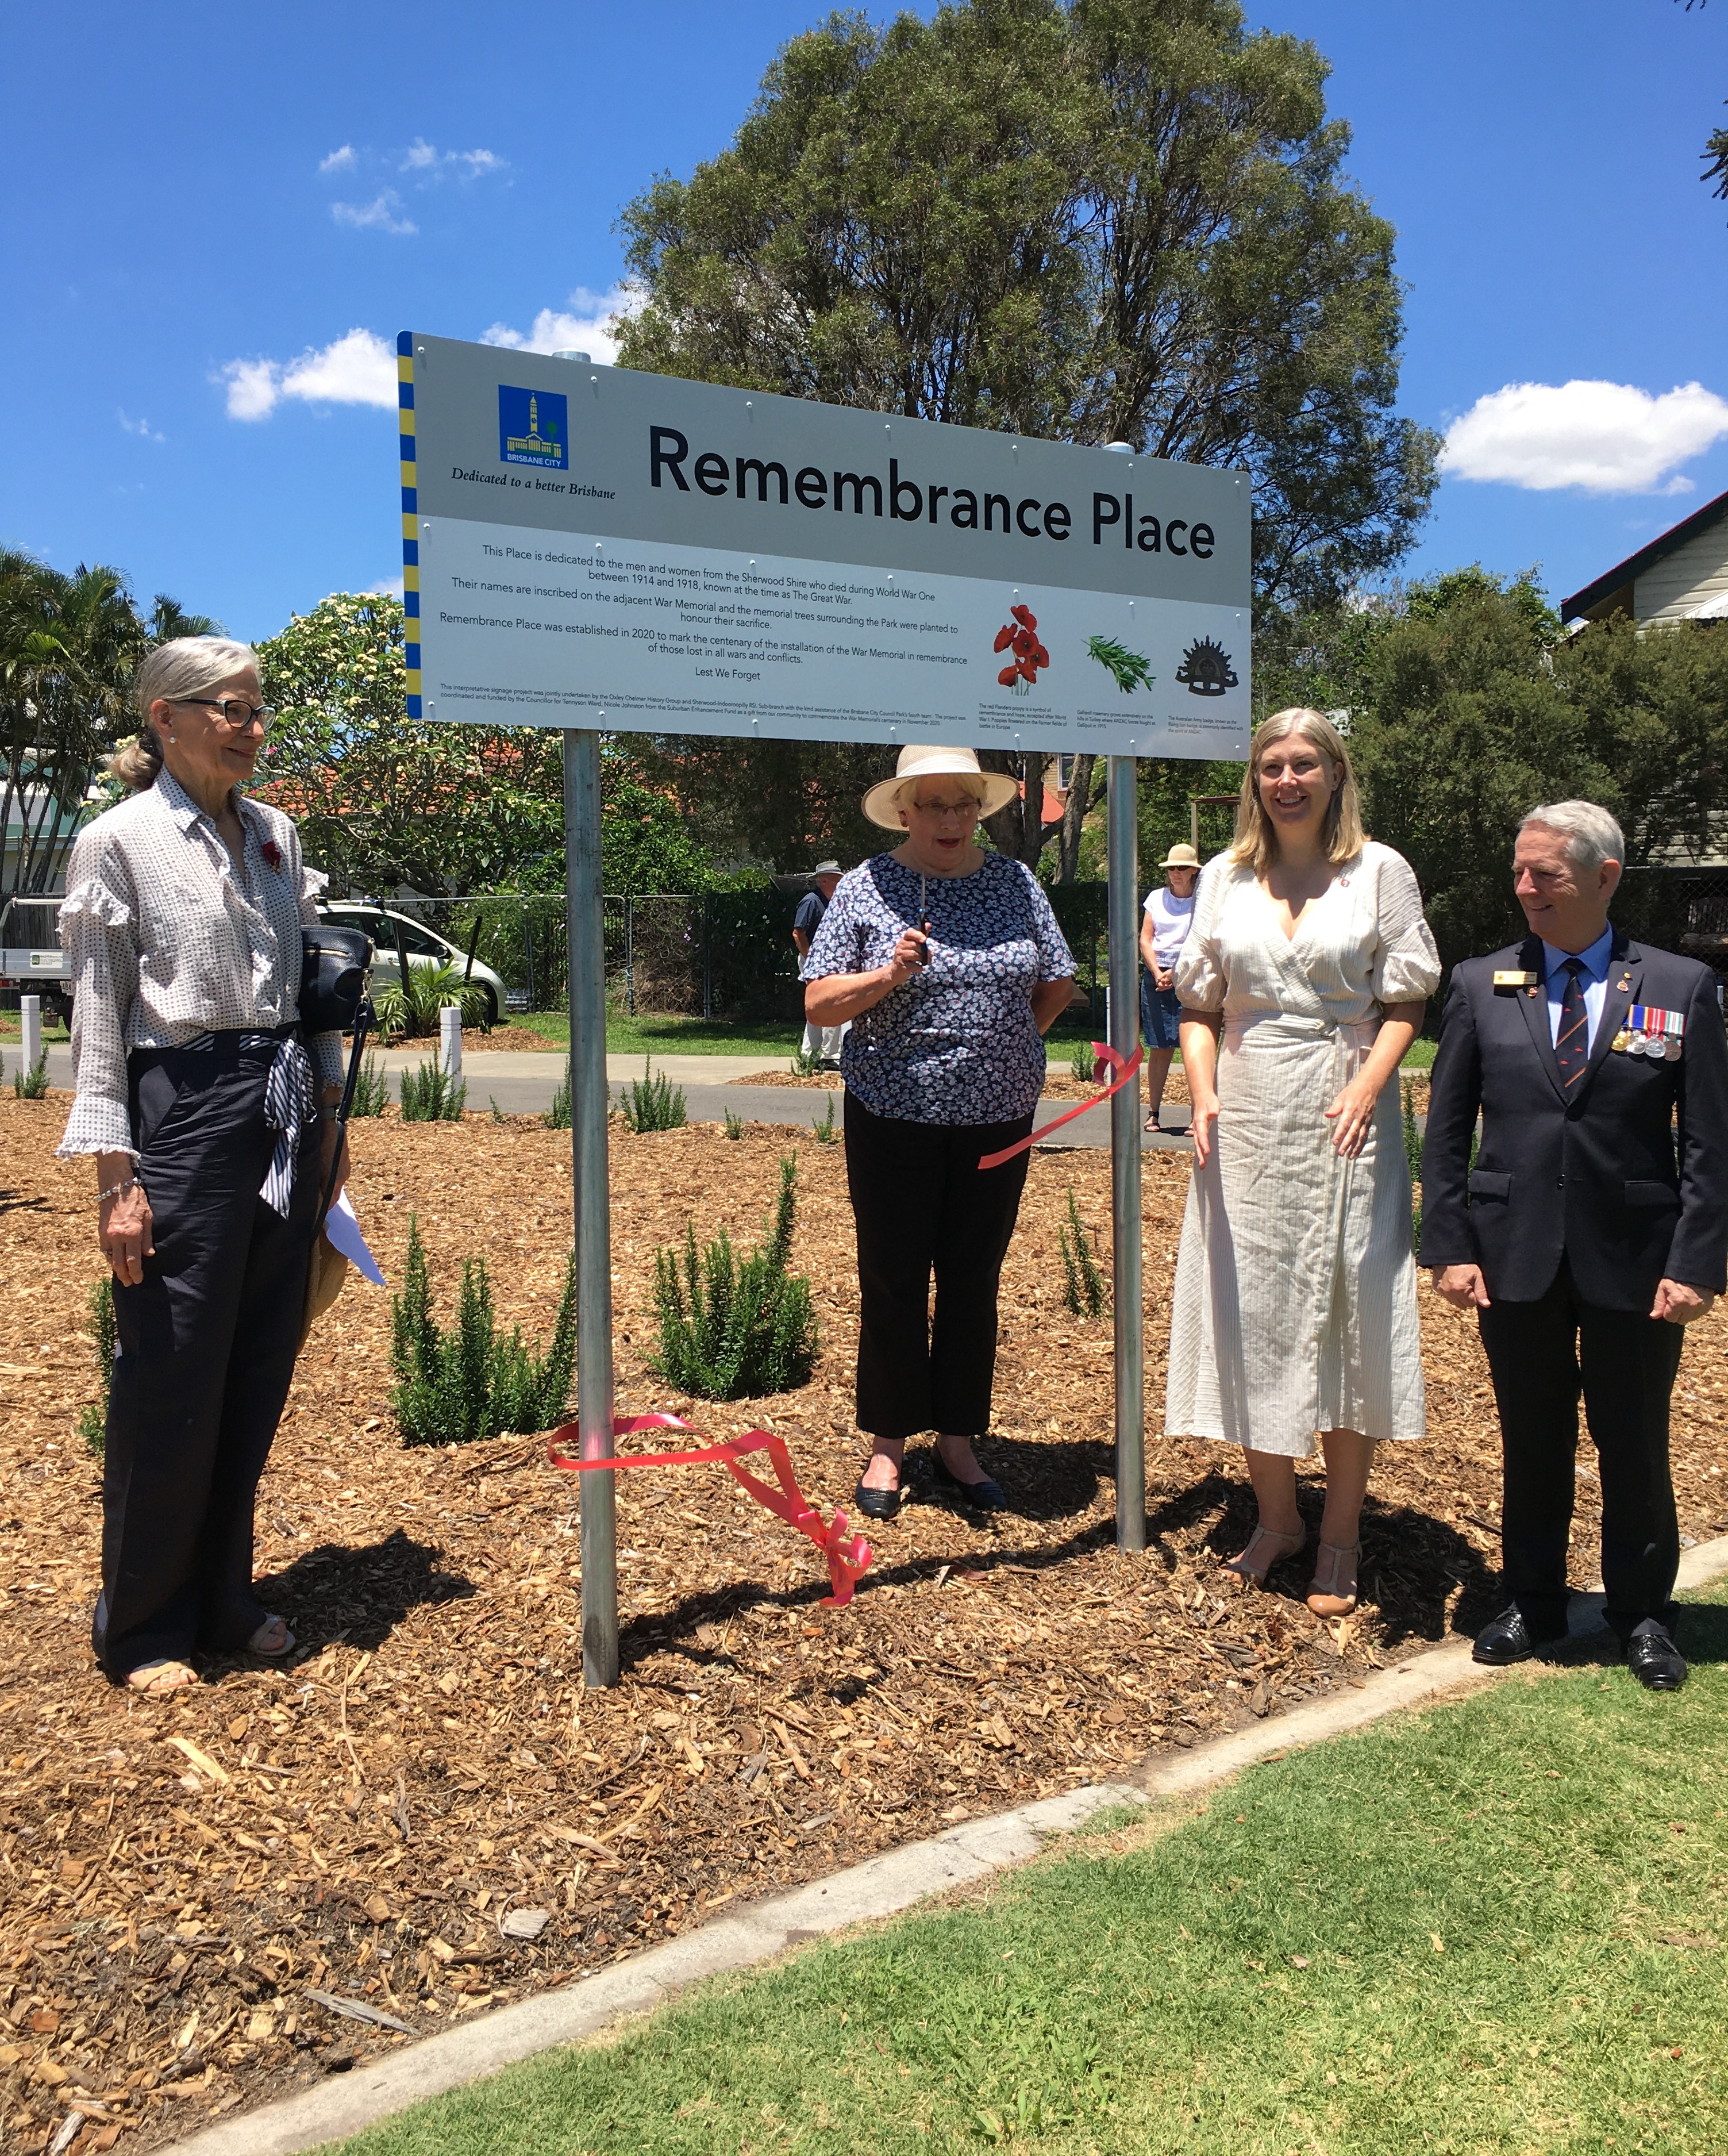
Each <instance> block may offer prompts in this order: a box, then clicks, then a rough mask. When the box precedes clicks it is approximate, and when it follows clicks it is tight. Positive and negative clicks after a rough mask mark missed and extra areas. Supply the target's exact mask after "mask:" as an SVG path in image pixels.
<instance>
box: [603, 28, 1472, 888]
mask: <svg viewBox="0 0 1728 2156" xmlns="http://www.w3.org/2000/svg"><path fill="white" fill-rule="evenodd" d="M1327 73H1328V69H1327V64H1326V62H1325V60H1324V59H1323V58H1322V57H1321V55H1320V53H1319V52H1318V51H1317V50H1316V49H1315V47H1314V46H1313V45H1312V44H1309V43H1307V42H1306V41H1305V40H1303V39H1300V38H1293V37H1288V36H1283V35H1276V34H1274V33H1270V32H1264V31H1263V32H1259V33H1252V34H1251V33H1249V31H1248V30H1247V28H1246V27H1245V25H1244V21H1243V11H1242V9H1241V8H1239V7H1238V6H1237V5H1235V4H1234V0H968V3H967V4H958V5H948V6H943V7H940V8H938V9H937V10H936V13H935V14H934V15H933V16H932V17H931V19H930V20H928V21H927V22H926V21H924V20H922V19H920V18H919V17H917V16H915V15H912V14H902V15H900V16H898V17H897V18H895V19H894V20H893V21H891V22H890V23H887V24H886V25H885V26H883V27H875V26H873V25H872V24H871V23H869V22H868V21H867V20H866V19H865V18H864V17H863V16H862V15H859V14H838V13H837V14H833V15H830V16H829V17H828V19H827V20H826V21H825V22H824V23H822V24H821V25H820V26H819V27H818V28H815V29H813V30H810V31H808V32H806V33H805V34H804V35H802V37H799V38H794V39H793V40H792V42H791V43H790V44H788V45H787V46H786V47H785V48H784V49H783V50H782V52H781V53H780V54H779V55H778V56H777V58H776V59H775V60H774V62H773V64H772V66H771V67H770V68H769V69H768V71H767V74H766V76H765V77H764V79H763V81H762V84H761V90H760V93H759V95H758V96H757V98H756V103H755V104H754V105H753V106H752V107H751V110H750V111H749V113H748V114H747V115H746V116H745V119H744V121H743V124H742V125H741V127H740V128H739V130H738V132H737V135H736V139H735V140H734V141H733V142H732V144H731V146H730V147H729V148H728V149H726V150H725V151H722V152H721V153H720V156H718V157H715V158H714V159H712V160H711V161H710V162H707V163H705V164H703V165H700V166H699V167H697V169H696V170H695V172H694V173H693V174H692V175H691V177H690V178H689V179H688V180H680V179H677V178H674V177H662V178H660V179H659V180H658V181H656V182H654V185H653V186H651V187H649V189H648V190H647V191H646V193H644V194H642V195H641V196H639V197H638V198H637V199H636V200H635V201H633V203H630V204H629V205H628V208H626V209H625V211H624V213H623V220H622V223H623V230H624V233H625V234H626V236H627V239H628V254H629V261H630V265H631V269H632V270H633V275H634V276H635V278H636V279H637V280H638V284H639V286H640V288H641V290H642V293H643V295H644V300H645V304H644V306H643V308H642V310H641V311H640V312H639V313H638V314H637V315H635V316H633V318H632V319H630V320H629V321H625V322H623V324H622V325H621V329H620V357H621V358H622V360H623V363H624V364H625V365H627V366H630V367H641V368H646V369H649V370H653V371H658V372H665V373H672V374H679V375H685V376H690V377H695V378H697V379H700V380H704V381H711V382H728V383H732V384H735V385H737V386H740V387H745V388H761V389H767V390H776V391H780V392H782V393H787V394H790V395H793V396H800V397H812V398H822V399H824V400H826V401H828V402H831V403H839V404H849V405H855V406H863V407H865V408H869V409H872V410H878V411H883V412H894V413H902V414H905V415H909V416H915V417H918V418H925V419H933V420H939V421H955V422H961V423H966V424H967V425H972V426H983V427H992V428H1000V429H1012V430H1014V431H1018V432H1023V433H1028V434H1038V435H1043V436H1046V437H1049V438H1052V439H1059V440H1068V441H1075V442H1091V443H1102V442H1108V441H1124V442H1127V443H1130V444H1132V445H1133V446H1134V447H1135V448H1136V449H1141V450H1144V451H1146V452H1147V453H1149V454H1153V455H1156V456H1160V457H1169V458H1176V459H1187V460H1190V461H1193V462H1197V463H1202V464H1211V465H1227V466H1236V467H1240V468H1243V469H1245V470H1248V471H1249V473H1251V474H1252V475H1253V479H1254V499H1255V538H1254V567H1255V582H1256V590H1257V593H1258V598H1259V604H1260V606H1261V608H1263V609H1264V608H1290V607H1295V606H1299V605H1300V606H1302V607H1313V606H1315V605H1320V604H1324V603H1328V602H1331V601H1335V600H1336V598H1339V597H1340V596H1341V594H1342V593H1344V592H1346V590H1348V589H1349V588H1351V587H1352V586H1354V585H1356V584H1357V583H1360V582H1361V580H1362V579H1364V578H1365V577H1369V576H1372V575H1373V574H1374V573H1376V572H1379V571H1382V570H1383V569H1385V568H1386V567H1388V566H1389V565H1390V564H1391V563H1392V562H1396V561H1397V559H1398V557H1400V556H1401V555H1402V553H1403V552H1404V551H1405V550H1406V548H1407V547H1408V545H1409V543H1410V542H1411V539H1412V537H1413V534H1414V532H1415V530H1416V527H1417V526H1418V523H1419V521H1421V519H1422V517H1423V515H1424V514H1425V512H1426V510H1427V506H1428V499H1429V496H1430V494H1431V493H1432V490H1433V484H1434V456H1435V451H1436V449H1437V447H1438V444H1437V441H1436V439H1435V437H1434V436H1433V435H1432V434H1429V433H1428V431H1427V430H1425V429H1422V428H1420V427H1418V426H1415V425H1414V424H1413V423H1411V422H1410V421H1409V420H1408V419H1405V418H1400V417H1399V416H1398V414H1397V412H1396V410H1395V408H1394V407H1395V400H1396V396H1397V377H1398V357H1399V346H1400V339H1401V336H1402V299H1401V290H1400V286H1399V284H1398V280H1397V276H1396V275H1395V273H1394V269H1393V263H1392V246H1393V233H1392V227H1391V226H1390V225H1389V224H1388V223H1387V222H1386V221H1385V220H1384V219H1383V218H1380V217H1377V216H1376V215H1375V213H1373V211H1372V209H1371V208H1370V207H1369V205H1368V204H1367V202H1366V201H1364V199H1363V198H1362V197H1361V195H1360V194H1359V193H1357V192H1356V189H1355V188H1354V187H1352V186H1351V184H1350V183H1349V182H1348V181H1347V180H1346V177H1344V172H1343V164H1344V159H1345V156H1346V151H1347V150H1348V147H1349V142H1350V134H1349V130H1348V128H1347V126H1346V125H1345V124H1344V123H1343V122H1342V121H1339V120H1336V119H1332V118H1329V117H1328V115H1327V113H1326V108H1325V81H1326V76H1327ZM998 760H999V759H997V758H992V761H998ZM1040 763H1041V760H1039V759H1028V762H1027V765H1026V768H1025V779H1026V784H1025V792H1024V795H1023V804H1029V805H1022V804H1016V805H1014V806H1013V807H1011V808H1009V809H1008V811H1006V812H1004V814H1003V816H1002V818H1000V819H996V824H995V825H993V826H992V835H993V836H994V837H995V838H996V839H997V844H1002V845H1004V846H1006V847H1008V849H1009V850H1012V851H1013V852H1015V853H1017V854H1018V855H1020V856H1021V858H1023V859H1025V860H1036V859H1037V858H1038V852H1039V850H1040V848H1041V846H1042V845H1043V843H1044V842H1045V839H1046V837H1047V835H1048V833H1047V831H1046V829H1043V828H1041V819H1040V817H1039V814H1038V803H1039V801H1040V798H1041V794H1042V788H1041V786H1040V785H1039V784H1038V783H1037V780H1038V775H1039V774H1038V769H1037V768H1035V767H1036V766H1038V765H1039V764H1040ZM1079 766H1082V767H1084V769H1082V768H1080V767H1077V768H1076V772H1075V777H1076V778H1077V779H1084V784H1083V785H1082V786H1081V787H1080V789H1079V801H1078V802H1076V803H1075V810H1074V814H1073V815H1071V816H1070V817H1069V819H1067V824H1068V826H1069V828H1067V829H1065V830H1064V839H1063V844H1062V854H1063V857H1064V861H1067V860H1072V858H1073V857H1074V854H1075V852H1076V850H1077V842H1078V830H1077V819H1078V816H1079V814H1083V813H1084V806H1083V804H1084V803H1089V802H1090V795H1091V792H1092V790H1093V780H1092V773H1091V765H1090V760H1089V759H1084V758H1082V759H1080V760H1079ZM735 768H736V767H735ZM1070 798H1071V800H1074V796H1073V795H1072V794H1071V796H1070Z"/></svg>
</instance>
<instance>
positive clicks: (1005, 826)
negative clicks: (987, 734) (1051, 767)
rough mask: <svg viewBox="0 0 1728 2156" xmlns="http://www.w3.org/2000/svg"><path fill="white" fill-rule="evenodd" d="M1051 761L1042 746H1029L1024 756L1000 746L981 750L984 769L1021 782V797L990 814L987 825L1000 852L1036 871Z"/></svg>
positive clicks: (979, 756) (979, 760) (1040, 852)
mask: <svg viewBox="0 0 1728 2156" xmlns="http://www.w3.org/2000/svg"><path fill="white" fill-rule="evenodd" d="M978 762H979V765H980V767H982V769H983V770H985V771H1001V772H1006V773H1007V774H1008V777H1009V778H1014V779H1018V781H1019V782H1020V785H1021V793H1020V798H1018V800H1015V801H1010V802H1009V803H1008V806H1007V807H1006V808H998V809H997V812H996V814H994V815H993V816H988V817H987V818H986V819H985V820H984V828H985V829H986V830H987V831H988V832H989V834H990V837H991V839H992V843H993V844H994V845H995V847H996V850H997V852H998V853H1002V854H1006V855H1008V859H1009V860H1014V861H1024V862H1025V864H1026V865H1027V867H1028V868H1029V869H1031V870H1033V872H1034V873H1036V871H1037V869H1038V856H1039V855H1041V854H1042V853H1043V850H1044V824H1043V807H1044V770H1045V767H1046V765H1047V763H1048V762H1049V758H1048V757H1046V756H1045V755H1044V752H1043V750H1042V749H1028V750H1027V751H1026V752H1025V753H1024V754H1023V755H1018V754H1015V753H1014V752H1012V751H1010V750H1008V749H1000V748H987V749H981V750H980V751H979V752H978ZM1056 828H1057V826H1056V825H1054V824H1052V825H1051V826H1050V829H1052V830H1054V829H1056Z"/></svg>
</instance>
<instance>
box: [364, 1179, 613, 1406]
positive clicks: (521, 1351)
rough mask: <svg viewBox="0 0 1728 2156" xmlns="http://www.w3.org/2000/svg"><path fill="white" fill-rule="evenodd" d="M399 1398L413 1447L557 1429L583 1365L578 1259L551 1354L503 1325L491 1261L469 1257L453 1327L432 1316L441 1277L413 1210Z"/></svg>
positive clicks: (395, 1402) (400, 1312)
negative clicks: (495, 1304) (435, 1276)
mask: <svg viewBox="0 0 1728 2156" xmlns="http://www.w3.org/2000/svg"><path fill="white" fill-rule="evenodd" d="M390 1363H391V1368H392V1369H393V1370H394V1372H395V1373H396V1380H397V1382H396V1388H395V1390H394V1391H393V1393H392V1395H391V1404H392V1407H393V1408H394V1409H395V1410H396V1419H397V1423H398V1424H400V1426H401V1429H402V1435H403V1443H404V1444H405V1445H465V1444H469V1443H471V1442H472V1441H473V1440H474V1439H475V1438H483V1437H496V1436H497V1435H499V1433H500V1431H502V1430H551V1429H552V1428H553V1427H554V1426H555V1424H558V1423H561V1421H562V1420H563V1419H564V1416H565V1413H566V1410H567V1409H568V1407H569V1404H570V1381H571V1377H572V1373H573V1371H574V1369H575V1368H576V1255H575V1253H574V1252H573V1251H572V1254H571V1257H570V1260H569V1263H568V1264H567V1265H566V1267H565V1270H564V1292H563V1294H562V1296H561V1297H560V1299H559V1302H558V1314H557V1317H556V1319H555V1320H554V1321H553V1325H552V1337H551V1344H550V1346H549V1347H547V1348H546V1352H545V1353H544V1354H542V1353H540V1352H539V1351H538V1350H536V1349H535V1348H532V1347H528V1346H526V1344H525V1343H524V1342H523V1339H522V1328H521V1327H520V1325H518V1326H516V1327H514V1328H513V1329H512V1331H511V1332H510V1333H509V1334H508V1335H506V1334H505V1333H502V1332H500V1331H499V1329H498V1322H497V1319H496V1317H495V1316H494V1314H493V1309H492V1282H491V1280H490V1276H489V1275H488V1273H487V1271H486V1261H485V1259H484V1258H465V1259H464V1260H463V1264H462V1286H461V1289H460V1291H459V1294H458V1296H457V1298H456V1322H455V1325H454V1327H453V1328H452V1329H451V1330H450V1331H449V1332H444V1330H443V1329H442V1328H441V1327H440V1326H439V1325H438V1321H437V1319H436V1318H435V1317H433V1314H432V1278H431V1275H430V1273H429V1271H428V1268H427V1264H426V1252H425V1250H424V1248H423V1245H422V1244H421V1241H420V1224H419V1221H418V1218H416V1217H414V1216H413V1215H410V1217H409V1220H408V1260H407V1262H406V1264H405V1265H404V1266H403V1286H402V1293H401V1294H400V1295H398V1296H394V1297H393V1298H392V1302H391V1306H390Z"/></svg>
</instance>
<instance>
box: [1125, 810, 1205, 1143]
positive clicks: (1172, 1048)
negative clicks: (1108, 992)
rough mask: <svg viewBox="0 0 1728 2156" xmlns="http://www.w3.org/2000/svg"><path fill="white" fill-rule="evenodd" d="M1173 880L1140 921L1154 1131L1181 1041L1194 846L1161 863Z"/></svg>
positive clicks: (1152, 896) (1195, 874)
mask: <svg viewBox="0 0 1728 2156" xmlns="http://www.w3.org/2000/svg"><path fill="white" fill-rule="evenodd" d="M1158 865H1159V867H1160V868H1161V869H1162V870H1163V871H1164V874H1165V877H1166V879H1167V880H1166V881H1165V882H1164V883H1163V884H1161V885H1160V886H1159V888H1158V889H1157V890H1156V891H1150V892H1148V894H1147V896H1146V912H1145V916H1144V918H1143V919H1142V920H1141V925H1140V956H1141V963H1142V965H1143V967H1144V968H1145V970H1144V972H1143V973H1141V977H1140V1030H1141V1037H1142V1039H1144V1040H1145V1042H1146V1104H1147V1106H1148V1108H1149V1109H1150V1111H1151V1112H1150V1113H1149V1114H1148V1116H1146V1128H1147V1129H1148V1130H1149V1131H1156V1129H1158V1127H1159V1123H1158V1111H1159V1109H1160V1108H1161V1107H1162V1106H1163V1105H1164V1084H1165V1081H1166V1080H1167V1078H1168V1077H1169V1075H1170V1065H1171V1061H1172V1058H1173V1057H1174V1056H1175V1054H1176V1051H1177V1048H1178V1047H1179V1046H1180V1045H1181V1043H1180V1041H1179V1040H1178V1039H1177V1029H1178V1028H1179V1027H1180V1026H1181V1024H1182V998H1181V997H1180V996H1179V995H1177V993H1176V962H1177V959H1178V958H1179V957H1181V956H1182V945H1183V944H1184V943H1186V942H1187V940H1188V931H1189V929H1190V928H1192V926H1193V925H1194V886H1195V885H1196V884H1197V882H1198V881H1199V880H1200V856H1199V855H1198V854H1197V853H1196V852H1195V851H1194V849H1193V848H1192V846H1172V848H1171V849H1170V851H1169V852H1168V853H1167V854H1166V855H1165V856H1164V858H1163V860H1161V861H1160V862H1159V864H1158Z"/></svg>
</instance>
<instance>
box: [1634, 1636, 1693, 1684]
mask: <svg viewBox="0 0 1728 2156" xmlns="http://www.w3.org/2000/svg"><path fill="white" fill-rule="evenodd" d="M1626 1666H1627V1668H1628V1669H1629V1670H1630V1671H1632V1674H1633V1676H1635V1677H1636V1678H1637V1679H1638V1682H1639V1683H1640V1684H1641V1685H1642V1686H1643V1687H1644V1689H1645V1691H1679V1688H1680V1686H1682V1685H1683V1684H1684V1682H1685V1681H1686V1661H1685V1657H1684V1655H1682V1654H1681V1652H1680V1650H1679V1648H1678V1647H1677V1646H1675V1645H1674V1641H1673V1640H1670V1639H1669V1636H1668V1635H1667V1633H1666V1632H1664V1630H1663V1629H1662V1627H1661V1626H1660V1625H1656V1624H1652V1625H1651V1626H1650V1628H1649V1630H1648V1631H1642V1632H1634V1633H1633V1635H1632V1637H1631V1638H1630V1639H1629V1640H1628V1641H1627V1642H1626Z"/></svg>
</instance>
